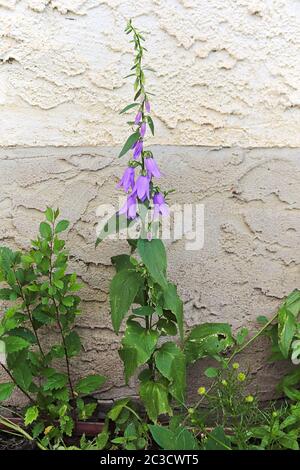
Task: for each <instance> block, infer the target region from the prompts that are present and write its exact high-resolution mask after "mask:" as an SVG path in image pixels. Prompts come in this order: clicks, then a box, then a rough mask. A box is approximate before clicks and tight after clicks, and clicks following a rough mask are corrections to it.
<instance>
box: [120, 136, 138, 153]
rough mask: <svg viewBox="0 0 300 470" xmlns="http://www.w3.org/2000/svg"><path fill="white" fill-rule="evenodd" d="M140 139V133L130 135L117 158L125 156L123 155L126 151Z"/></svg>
mask: <svg viewBox="0 0 300 470" xmlns="http://www.w3.org/2000/svg"><path fill="white" fill-rule="evenodd" d="M139 138H140V133H139V132H134V133H133V134H131V135H130V136H129V137H128V139H127V140H126V142H125V144H124V146H123V148H122V150H121V152H120V154H119V158H120V157H123V155H125V153H127V152H128V150H130V149H131V148H132V146H133V145H134V144H135V143H136V142H137V141H138V140H139Z"/></svg>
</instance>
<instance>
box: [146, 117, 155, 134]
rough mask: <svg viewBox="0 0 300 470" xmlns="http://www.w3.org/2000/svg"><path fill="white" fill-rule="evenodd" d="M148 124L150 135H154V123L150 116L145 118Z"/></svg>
mask: <svg viewBox="0 0 300 470" xmlns="http://www.w3.org/2000/svg"><path fill="white" fill-rule="evenodd" d="M147 120H148V124H149V127H150V129H151V132H152V135H154V122H153V120H152V118H151V116H147Z"/></svg>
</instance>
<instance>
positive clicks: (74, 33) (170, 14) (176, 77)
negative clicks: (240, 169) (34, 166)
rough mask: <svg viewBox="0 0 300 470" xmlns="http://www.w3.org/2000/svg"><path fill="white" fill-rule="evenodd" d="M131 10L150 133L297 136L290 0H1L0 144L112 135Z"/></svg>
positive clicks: (212, 141)
mask: <svg viewBox="0 0 300 470" xmlns="http://www.w3.org/2000/svg"><path fill="white" fill-rule="evenodd" d="M129 17H133V18H134V19H135V21H136V24H137V25H138V26H140V27H142V28H143V29H145V30H146V32H151V35H149V37H148V48H149V53H148V56H147V60H148V61H149V63H151V65H152V66H153V67H154V68H155V69H156V70H157V74H156V76H155V79H154V78H153V76H152V77H149V86H150V88H152V90H153V92H155V93H156V95H157V96H156V98H155V103H154V105H153V110H154V117H155V118H156V122H157V137H156V138H155V140H154V143H158V144H171V145H213V146H214V145H222V146H232V145H238V146H242V147H273V146H281V147H284V146H293V147H297V146H300V133H299V119H300V94H299V89H300V88H299V80H300V78H299V77H300V68H299V67H300V62H299V60H298V59H299V54H300V2H299V0H225V1H224V0H208V1H204V0H143V1H141V0H127V1H124V0H0V36H1V41H0V61H1V63H0V110H1V115H0V126H1V137H0V144H2V145H20V146H44V145H55V146H59V145H65V146H68V145H71V146H74V145H75V146H85V145H100V146H105V145H114V144H116V143H120V142H121V141H122V140H123V138H124V137H125V135H126V130H125V128H124V126H123V123H124V119H123V118H122V117H121V116H118V114H117V111H118V110H119V109H121V108H122V107H123V106H124V104H125V103H127V102H128V97H129V96H131V93H132V92H131V84H130V83H129V82H130V81H131V80H132V79H129V80H125V79H124V78H122V77H124V76H125V75H127V73H128V69H129V66H130V63H131V60H132V51H131V45H130V44H128V37H127V36H125V34H124V33H123V29H124V25H125V22H126V20H127V19H128V18H129ZM150 75H151V74H150Z"/></svg>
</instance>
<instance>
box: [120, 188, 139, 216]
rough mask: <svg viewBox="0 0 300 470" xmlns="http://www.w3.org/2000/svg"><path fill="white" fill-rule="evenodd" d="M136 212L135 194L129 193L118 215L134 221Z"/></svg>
mask: <svg viewBox="0 0 300 470" xmlns="http://www.w3.org/2000/svg"><path fill="white" fill-rule="evenodd" d="M136 211H137V200H136V194H135V193H131V194H130V196H128V198H127V200H126V202H125V204H124V205H123V207H122V208H121V209H120V210H119V214H126V216H127V219H135V218H136Z"/></svg>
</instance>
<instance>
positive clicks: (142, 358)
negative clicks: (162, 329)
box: [119, 320, 159, 382]
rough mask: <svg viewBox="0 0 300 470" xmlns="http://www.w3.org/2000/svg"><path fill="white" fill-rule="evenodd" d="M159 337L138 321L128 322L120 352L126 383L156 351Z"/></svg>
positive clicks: (155, 332)
mask: <svg viewBox="0 0 300 470" xmlns="http://www.w3.org/2000/svg"><path fill="white" fill-rule="evenodd" d="M158 336H159V335H158V332H157V331H154V330H147V329H145V328H143V327H142V326H141V325H140V324H139V323H137V322H136V321H133V320H128V322H127V325H126V331H125V335H124V338H123V340H122V349H121V350H120V351H119V354H120V357H121V359H122V360H123V362H124V368H125V378H126V382H128V380H129V378H130V377H131V376H132V375H133V374H134V372H135V370H136V368H137V367H139V366H141V365H143V364H145V363H146V362H147V361H148V359H149V358H150V356H151V355H152V353H153V351H154V349H155V346H156V343H157V340H158Z"/></svg>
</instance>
